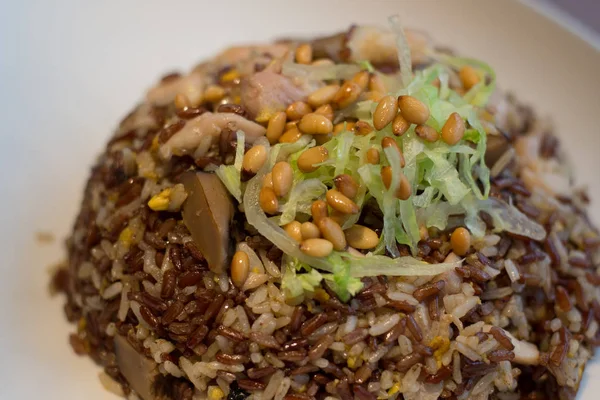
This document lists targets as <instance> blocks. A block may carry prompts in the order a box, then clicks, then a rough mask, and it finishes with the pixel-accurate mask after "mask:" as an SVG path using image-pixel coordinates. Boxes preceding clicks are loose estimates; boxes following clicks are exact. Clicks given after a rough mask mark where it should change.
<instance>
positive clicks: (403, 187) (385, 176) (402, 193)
mask: <svg viewBox="0 0 600 400" xmlns="http://www.w3.org/2000/svg"><path fill="white" fill-rule="evenodd" d="M381 180H382V181H383V184H384V186H385V187H386V189H389V188H390V185H391V184H392V167H389V166H386V167H383V168H381ZM411 194H412V189H411V187H410V182H409V181H408V178H407V177H406V176H404V174H401V175H400V184H399V185H398V189H396V193H394V196H395V197H397V198H399V199H400V200H407V199H408V198H409V197H410V195H411Z"/></svg>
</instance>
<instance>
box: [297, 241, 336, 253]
mask: <svg viewBox="0 0 600 400" xmlns="http://www.w3.org/2000/svg"><path fill="white" fill-rule="evenodd" d="M300 250H301V251H302V252H303V253H304V254H306V255H309V256H312V257H327V256H328V255H330V254H331V252H332V251H333V244H332V243H331V242H330V241H329V240H326V239H319V238H314V239H306V240H304V241H303V242H302V243H301V244H300Z"/></svg>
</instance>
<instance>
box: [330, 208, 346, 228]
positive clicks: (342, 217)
mask: <svg viewBox="0 0 600 400" xmlns="http://www.w3.org/2000/svg"><path fill="white" fill-rule="evenodd" d="M329 218H331V219H332V220H334V221H335V222H336V223H337V224H338V225H339V226H342V225H344V224H345V223H346V221H347V220H348V218H350V214H344V213H343V212H340V211H338V210H331V213H330V214H329Z"/></svg>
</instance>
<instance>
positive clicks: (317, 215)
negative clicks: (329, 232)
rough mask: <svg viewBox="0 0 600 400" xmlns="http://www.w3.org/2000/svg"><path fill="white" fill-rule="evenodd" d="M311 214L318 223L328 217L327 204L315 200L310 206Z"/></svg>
mask: <svg viewBox="0 0 600 400" xmlns="http://www.w3.org/2000/svg"><path fill="white" fill-rule="evenodd" d="M310 213H311V215H312V217H313V220H315V221H318V220H320V219H321V218H325V217H326V216H327V203H325V202H324V201H323V200H315V201H313V203H312V205H311V206H310Z"/></svg>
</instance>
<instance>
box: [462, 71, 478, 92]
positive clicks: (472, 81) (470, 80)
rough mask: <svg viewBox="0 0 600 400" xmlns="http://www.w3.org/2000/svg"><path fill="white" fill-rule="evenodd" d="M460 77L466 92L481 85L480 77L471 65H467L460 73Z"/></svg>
mask: <svg viewBox="0 0 600 400" xmlns="http://www.w3.org/2000/svg"><path fill="white" fill-rule="evenodd" d="M458 76H459V77H460V80H461V82H462V84H463V87H464V88H465V90H470V89H471V88H472V87H473V86H475V85H477V84H478V83H479V75H478V74H477V71H476V70H475V68H473V67H471V66H470V65H465V66H464V67H462V68H461V69H460V71H459V72H458Z"/></svg>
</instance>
